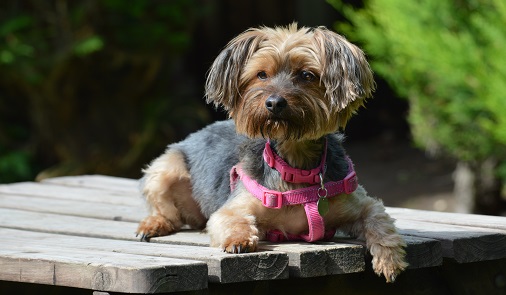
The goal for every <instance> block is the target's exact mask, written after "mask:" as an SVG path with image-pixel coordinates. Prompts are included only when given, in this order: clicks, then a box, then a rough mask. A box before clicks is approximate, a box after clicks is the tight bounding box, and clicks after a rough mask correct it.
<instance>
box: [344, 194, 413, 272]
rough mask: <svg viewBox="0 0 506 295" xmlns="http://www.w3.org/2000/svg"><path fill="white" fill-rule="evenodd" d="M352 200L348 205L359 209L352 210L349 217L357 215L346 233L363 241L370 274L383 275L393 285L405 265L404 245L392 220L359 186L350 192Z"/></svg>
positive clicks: (380, 205)
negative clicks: (371, 268)
mask: <svg viewBox="0 0 506 295" xmlns="http://www.w3.org/2000/svg"><path fill="white" fill-rule="evenodd" d="M353 197H354V199H355V201H354V202H352V203H354V204H355V205H358V206H357V208H360V209H359V210H356V209H355V213H354V214H353V215H355V214H357V215H356V218H357V219H356V220H355V221H354V222H352V224H351V228H350V231H351V233H352V234H353V235H355V236H357V238H358V239H361V240H365V242H366V246H367V249H369V251H370V253H371V255H372V267H373V270H374V272H375V273H376V274H377V275H382V274H383V275H384V276H385V279H386V281H387V282H393V281H395V278H396V277H397V275H398V274H399V273H400V272H402V271H403V270H404V269H405V268H406V267H407V266H408V264H407V263H406V261H405V255H406V252H405V250H404V248H405V247H406V243H405V242H404V240H403V239H402V237H401V236H400V235H399V234H398V233H397V229H396V227H395V225H394V219H392V218H391V217H390V215H388V214H387V213H386V212H385V207H384V205H383V203H382V202H381V201H380V200H377V199H374V198H371V197H369V196H368V195H367V192H366V191H365V190H364V189H363V187H361V186H359V187H358V189H357V190H356V191H355V192H354V193H353ZM355 202H358V204H357V203H355ZM351 211H352V210H349V211H348V212H351Z"/></svg>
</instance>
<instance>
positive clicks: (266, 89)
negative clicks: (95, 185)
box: [137, 24, 407, 282]
mask: <svg viewBox="0 0 506 295" xmlns="http://www.w3.org/2000/svg"><path fill="white" fill-rule="evenodd" d="M374 86H375V84H374V80H373V76H372V72H371V70H370V68H369V65H368V63H367V61H366V59H365V56H364V54H363V52H362V51H361V50H360V49H359V48H358V47H356V46H355V45H353V44H351V43H349V42H348V41H347V40H346V39H345V38H344V37H342V36H340V35H338V34H336V33H333V32H331V31H329V30H327V29H325V28H323V27H318V28H312V29H310V28H301V29H297V25H296V24H292V25H290V26H288V27H284V28H281V27H278V28H258V29H250V30H248V31H246V32H244V33H243V34H241V35H239V36H237V37H236V38H235V39H233V40H232V41H230V43H229V44H228V45H227V46H226V47H225V49H224V50H223V51H222V52H221V53H220V54H219V56H218V57H217V58H216V60H215V62H214V63H213V65H212V67H211V69H210V71H209V74H208V79H207V83H206V95H207V101H208V102H209V103H213V104H215V105H216V106H217V107H223V108H224V109H225V110H227V111H228V113H229V115H230V117H231V119H232V120H229V121H223V122H217V123H214V124H212V125H210V126H208V127H206V128H204V129H202V130H201V131H198V132H196V133H194V134H191V135H190V136H189V137H188V138H187V139H185V140H183V141H181V142H179V143H175V144H172V145H169V146H168V148H167V150H166V152H165V153H164V154H162V155H161V156H160V157H159V158H157V159H155V160H154V161H153V162H152V163H151V164H150V165H149V166H148V167H147V168H146V169H145V170H144V173H145V175H144V177H143V179H142V190H143V194H144V196H145V197H146V200H147V201H148V204H149V205H150V208H151V215H150V216H148V217H146V218H145V219H144V220H143V221H142V222H141V223H140V225H139V228H138V231H137V232H138V234H139V235H141V240H145V241H148V240H149V239H150V238H151V237H156V236H163V235H168V234H171V233H174V232H176V231H178V230H180V228H181V226H182V225H184V224H188V225H190V226H191V227H193V228H198V229H202V228H204V227H206V229H207V231H208V233H209V235H210V237H211V245H212V246H214V247H219V248H222V249H224V250H225V251H226V252H229V253H243V252H251V251H255V250H256V249H257V245H258V241H259V240H261V239H264V238H265V234H266V232H268V231H269V230H273V229H278V230H280V231H281V232H283V233H289V234H303V233H307V232H308V230H309V227H308V221H307V217H306V213H305V211H304V208H303V206H302V205H295V206H285V207H282V208H280V209H272V208H267V207H264V206H263V205H262V203H261V202H260V201H259V200H257V199H256V198H254V197H253V196H252V195H251V194H250V193H249V192H248V191H247V190H246V189H245V188H244V186H243V184H242V183H241V182H240V181H239V182H238V183H237V185H236V187H235V189H234V190H233V191H231V190H230V178H229V173H230V170H231V168H232V166H234V165H236V164H238V163H239V164H240V165H241V167H242V169H243V171H244V172H245V173H247V174H248V175H249V176H250V177H251V178H252V179H255V180H256V181H257V182H258V183H260V184H261V185H263V186H265V187H268V188H269V189H272V190H277V191H287V190H292V189H297V188H302V187H306V186H309V184H301V183H288V182H285V181H283V180H282V178H281V177H280V174H279V172H278V171H277V170H274V169H272V168H270V167H269V166H268V165H267V164H266V163H265V162H264V160H263V157H262V152H263V148H264V146H265V142H266V139H267V138H268V139H269V140H270V141H271V145H272V147H273V149H274V150H275V151H276V153H277V154H278V155H279V156H281V157H282V158H283V159H284V160H285V161H286V162H287V163H288V164H289V165H290V166H292V167H297V168H300V169H312V168H314V167H317V166H318V165H319V163H320V161H321V157H322V154H323V149H324V147H325V141H327V146H328V147H327V158H326V163H327V165H326V167H327V168H326V170H325V172H324V181H335V180H339V179H343V178H344V177H345V176H346V174H347V172H348V163H347V161H346V158H345V151H344V149H343V147H342V136H341V135H339V134H337V133H336V132H337V131H338V129H339V128H340V127H344V126H345V124H346V122H347V121H348V119H349V118H350V116H351V115H352V114H353V113H354V112H355V111H356V110H357V109H358V108H359V107H360V106H361V105H362V104H363V102H364V99H365V98H367V97H370V96H371V94H372V92H373V91H374ZM329 207H330V208H329V212H328V214H326V215H325V216H324V223H325V227H326V228H336V229H339V230H341V231H345V232H348V233H350V234H351V235H353V236H356V237H357V238H359V239H362V240H365V242H366V245H367V248H368V249H369V251H370V252H371V254H372V256H373V260H372V264H373V269H374V271H375V272H376V273H377V274H378V275H380V274H383V275H384V276H385V278H386V280H387V281H388V282H391V281H394V280H395V277H396V276H397V275H398V274H399V273H400V272H401V271H402V270H404V269H405V268H406V266H407V264H406V262H405V261H404V256H405V252H404V247H405V243H404V241H403V239H402V238H401V236H400V235H399V234H397V231H396V228H395V226H394V221H393V219H392V218H390V216H389V215H388V214H386V213H385V208H384V206H383V204H382V202H381V201H380V200H377V199H374V198H371V197H369V196H368V195H367V193H366V191H365V190H364V189H363V187H361V186H359V187H358V189H357V190H356V191H355V192H353V193H351V194H349V195H347V194H341V195H339V196H332V197H331V198H329Z"/></svg>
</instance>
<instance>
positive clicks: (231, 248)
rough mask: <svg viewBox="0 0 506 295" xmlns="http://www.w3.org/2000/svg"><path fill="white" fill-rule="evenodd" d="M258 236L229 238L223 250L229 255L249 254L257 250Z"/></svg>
mask: <svg viewBox="0 0 506 295" xmlns="http://www.w3.org/2000/svg"><path fill="white" fill-rule="evenodd" d="M257 245H258V237H257V236H250V237H247V236H239V237H236V236H234V237H229V238H227V239H226V240H225V242H224V243H223V250H224V251H225V252H228V253H234V254H239V253H249V252H255V251H256V250H257Z"/></svg>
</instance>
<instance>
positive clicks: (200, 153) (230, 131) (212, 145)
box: [169, 120, 247, 218]
mask: <svg viewBox="0 0 506 295" xmlns="http://www.w3.org/2000/svg"><path fill="white" fill-rule="evenodd" d="M246 140H247V138H246V137H245V136H242V135H238V134H237V133H236V131H235V125H234V123H233V121H232V120H228V121H220V122H216V123H214V124H211V125H209V126H207V127H205V128H204V129H202V130H200V131H197V132H195V133H192V134H190V135H189V136H188V137H187V138H186V139H184V140H183V141H181V142H178V143H175V144H172V145H169V148H170V149H177V150H180V151H181V152H183V154H184V155H185V158H186V162H187V165H188V169H189V171H190V175H191V180H192V186H193V197H194V198H195V200H196V201H197V202H198V203H199V205H200V207H201V210H202V213H203V214H204V216H205V217H206V218H209V216H210V215H211V214H212V213H213V212H214V211H216V210H217V209H218V208H220V207H221V206H222V205H223V204H224V203H225V202H226V201H227V199H228V197H229V196H230V169H232V166H234V165H235V164H237V163H238V162H239V146H240V145H241V144H242V143H243V142H244V141H246Z"/></svg>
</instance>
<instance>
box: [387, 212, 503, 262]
mask: <svg viewBox="0 0 506 295" xmlns="http://www.w3.org/2000/svg"><path fill="white" fill-rule="evenodd" d="M396 226H397V228H398V229H399V232H400V233H401V234H403V235H407V236H415V237H423V238H430V239H434V240H438V241H440V242H441V247H442V253H443V256H444V257H447V258H452V259H455V260H456V261H457V262H459V263H467V262H476V261H483V260H494V259H501V258H505V257H506V235H505V234H503V233H500V232H497V231H494V230H491V229H487V228H477V227H466V226H457V225H447V224H434V223H431V222H421V221H412V220H403V219H397V221H396Z"/></svg>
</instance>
